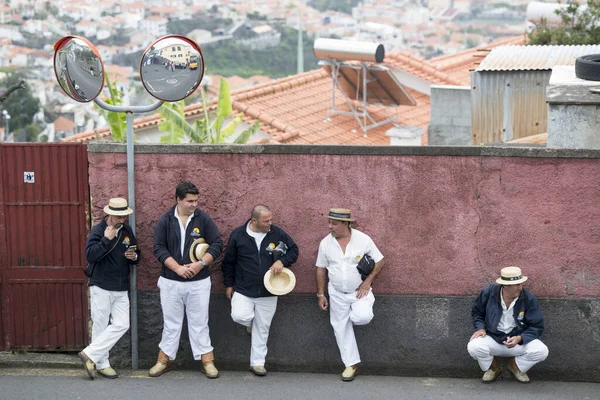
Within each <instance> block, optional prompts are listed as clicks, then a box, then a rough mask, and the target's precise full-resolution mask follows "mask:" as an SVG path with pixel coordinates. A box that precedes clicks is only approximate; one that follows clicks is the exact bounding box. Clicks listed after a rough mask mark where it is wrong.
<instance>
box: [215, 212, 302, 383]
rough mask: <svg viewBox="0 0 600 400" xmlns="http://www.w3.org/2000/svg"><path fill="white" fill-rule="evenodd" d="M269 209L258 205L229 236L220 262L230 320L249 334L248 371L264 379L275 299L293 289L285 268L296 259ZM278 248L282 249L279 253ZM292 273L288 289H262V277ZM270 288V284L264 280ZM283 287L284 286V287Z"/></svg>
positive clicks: (293, 247)
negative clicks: (244, 327) (250, 343)
mask: <svg viewBox="0 0 600 400" xmlns="http://www.w3.org/2000/svg"><path fill="white" fill-rule="evenodd" d="M272 222H273V213H272V212H271V210H269V207H267V206H265V205H262V204H259V205H257V206H255V207H254V208H253V209H252V212H251V213H250V219H249V220H247V221H246V222H245V223H244V225H242V226H240V227H238V228H236V229H234V230H233V232H231V235H230V236H229V242H228V244H227V250H226V251H225V258H224V259H223V265H222V269H223V283H224V284H225V294H226V295H227V298H228V299H229V300H231V318H232V319H233V320H234V321H235V322H237V323H238V324H241V325H243V326H246V327H247V328H248V332H250V333H251V335H252V339H251V341H252V348H251V350H250V371H251V372H252V373H253V374H255V375H258V376H265V375H266V374H267V370H266V369H265V358H266V356H267V340H268V338H269V328H270V326H271V321H272V319H273V316H274V315H275V310H276V309H277V296H276V295H282V294H286V293H287V292H289V291H291V290H292V289H293V283H294V282H295V278H293V274H291V271H289V270H288V269H287V268H284V267H290V266H291V265H292V264H293V263H294V262H296V259H297V258H298V246H296V243H294V240H293V239H292V238H291V237H290V236H289V235H288V234H287V233H285V231H284V230H283V229H281V228H280V227H278V226H276V225H273V223H272ZM279 249H282V250H281V251H279ZM271 274H274V275H279V276H281V275H286V274H288V275H289V274H291V275H290V276H291V277H292V278H293V282H291V281H290V280H289V279H287V280H284V279H281V280H280V281H281V282H287V283H288V284H287V287H274V288H270V290H271V291H272V292H270V291H269V290H268V288H267V287H265V279H264V278H265V275H267V277H268V276H269V275H271ZM267 284H268V285H269V286H270V281H269V280H267ZM284 286H286V285H284Z"/></svg>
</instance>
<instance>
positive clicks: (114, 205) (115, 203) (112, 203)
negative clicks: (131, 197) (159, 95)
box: [104, 197, 133, 216]
mask: <svg viewBox="0 0 600 400" xmlns="http://www.w3.org/2000/svg"><path fill="white" fill-rule="evenodd" d="M104 212H105V213H107V214H108V215H117V216H123V215H129V214H132V213H133V210H132V209H131V208H129V207H128V206H127V200H125V199H124V198H122V197H115V198H113V199H110V200H109V201H108V205H106V206H105V207H104Z"/></svg>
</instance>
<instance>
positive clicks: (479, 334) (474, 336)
mask: <svg viewBox="0 0 600 400" xmlns="http://www.w3.org/2000/svg"><path fill="white" fill-rule="evenodd" d="M478 337H485V329H480V330H478V331H475V333H473V334H472V335H471V339H469V341H471V340H473V339H477V338H478Z"/></svg>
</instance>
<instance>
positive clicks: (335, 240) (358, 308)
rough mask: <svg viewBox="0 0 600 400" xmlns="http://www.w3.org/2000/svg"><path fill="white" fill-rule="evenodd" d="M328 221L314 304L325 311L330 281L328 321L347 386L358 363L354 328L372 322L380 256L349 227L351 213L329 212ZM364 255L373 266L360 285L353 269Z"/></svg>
mask: <svg viewBox="0 0 600 400" xmlns="http://www.w3.org/2000/svg"><path fill="white" fill-rule="evenodd" d="M328 218H329V232H330V234H329V235H327V236H326V237H325V238H324V239H323V240H322V241H321V244H320V245H319V254H318V256H317V262H316V265H317V301H318V304H319V307H320V308H321V310H323V311H326V310H327V308H328V306H329V302H328V300H327V297H326V296H325V283H326V281H327V278H328V277H329V285H328V286H327V288H328V292H329V301H331V310H330V312H329V315H330V321H331V326H332V327H333V332H334V334H335V340H336V342H337V345H338V348H339V349H340V354H341V356H342V361H343V363H344V365H345V367H346V369H344V371H343V372H342V380H343V381H345V382H349V381H352V380H354V377H355V376H356V373H357V371H358V370H357V367H356V365H357V364H358V363H359V362H360V355H359V354H358V346H357V345H356V338H355V336H354V327H353V325H366V324H368V323H369V322H371V320H372V319H373V303H375V297H374V296H373V291H372V289H371V284H372V283H373V279H375V277H376V276H377V274H379V272H380V271H381V269H382V268H383V255H382V254H381V252H380V251H379V249H378V248H377V246H375V243H373V240H372V239H371V238H370V237H369V236H367V235H366V234H364V233H362V232H361V231H359V230H357V229H354V228H353V227H352V225H353V223H354V222H355V220H354V219H352V214H351V212H350V210H348V209H345V208H331V209H330V210H329V214H328ZM365 255H369V256H370V257H371V258H372V259H373V261H374V262H375V266H374V267H373V270H372V271H371V272H370V273H369V274H368V275H367V276H366V278H365V279H364V281H363V280H362V278H361V273H360V272H359V271H358V269H357V268H356V267H357V265H358V262H359V261H360V260H361V258H363V257H364V256H365Z"/></svg>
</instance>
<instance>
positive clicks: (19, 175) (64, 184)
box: [0, 144, 89, 350]
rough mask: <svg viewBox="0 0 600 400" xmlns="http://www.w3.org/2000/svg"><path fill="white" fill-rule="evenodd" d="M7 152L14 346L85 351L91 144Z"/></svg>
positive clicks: (8, 333) (2, 161)
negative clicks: (87, 148) (88, 155)
mask: <svg viewBox="0 0 600 400" xmlns="http://www.w3.org/2000/svg"><path fill="white" fill-rule="evenodd" d="M0 152H1V155H0V165H1V166H2V186H3V193H2V194H3V196H2V197H3V199H2V201H3V204H2V207H1V208H2V209H3V211H4V221H5V225H4V226H5V227H4V229H5V235H4V236H5V246H4V249H5V251H4V253H5V256H4V257H3V260H5V263H3V264H4V265H6V267H5V271H4V273H3V274H2V275H3V278H4V279H3V285H4V286H3V293H4V295H3V296H2V297H3V299H4V300H5V303H6V304H5V305H4V307H3V310H4V321H5V324H4V330H5V338H6V339H5V340H6V343H5V344H6V347H8V348H27V349H35V350H76V349H80V348H82V347H84V346H85V344H86V343H87V341H88V329H87V323H88V306H87V285H86V284H87V279H86V278H85V276H84V275H83V273H82V267H83V265H84V264H85V255H84V247H85V241H86V238H87V233H88V230H89V220H88V218H89V188H88V185H89V184H88V167H87V151H86V146H85V145H80V144H18V145H16V144H15V145H8V144H3V145H2V146H0ZM28 181H29V183H28Z"/></svg>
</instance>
